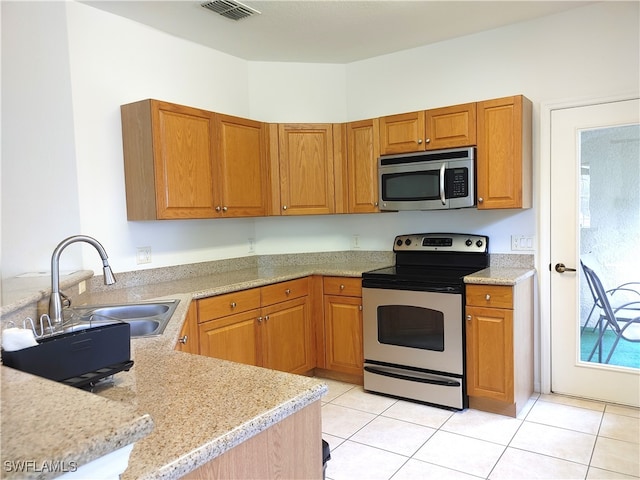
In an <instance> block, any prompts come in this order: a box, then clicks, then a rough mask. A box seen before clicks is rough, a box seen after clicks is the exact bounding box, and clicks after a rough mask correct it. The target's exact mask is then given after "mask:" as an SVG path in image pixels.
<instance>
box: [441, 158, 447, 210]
mask: <svg viewBox="0 0 640 480" xmlns="http://www.w3.org/2000/svg"><path fill="white" fill-rule="evenodd" d="M446 167H447V164H446V163H443V164H442V166H441V167H440V201H441V202H442V205H446V204H447V201H446V199H445V195H444V171H445V169H446Z"/></svg>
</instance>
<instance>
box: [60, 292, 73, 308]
mask: <svg viewBox="0 0 640 480" xmlns="http://www.w3.org/2000/svg"><path fill="white" fill-rule="evenodd" d="M60 296H61V297H62V307H63V308H69V307H70V306H71V299H70V298H69V297H68V296H67V295H65V294H64V293H62V292H60Z"/></svg>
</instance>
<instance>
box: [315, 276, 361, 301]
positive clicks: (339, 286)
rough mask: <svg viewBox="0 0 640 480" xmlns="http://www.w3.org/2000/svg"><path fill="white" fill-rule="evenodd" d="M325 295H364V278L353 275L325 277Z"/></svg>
mask: <svg viewBox="0 0 640 480" xmlns="http://www.w3.org/2000/svg"><path fill="white" fill-rule="evenodd" d="M322 282H323V288H324V294H325V295H345V296H347V297H361V296H362V279H361V278H353V277H324V278H323V280H322Z"/></svg>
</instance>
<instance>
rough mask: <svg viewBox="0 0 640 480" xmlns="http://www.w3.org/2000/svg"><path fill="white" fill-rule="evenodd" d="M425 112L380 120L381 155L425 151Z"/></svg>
mask: <svg viewBox="0 0 640 480" xmlns="http://www.w3.org/2000/svg"><path fill="white" fill-rule="evenodd" d="M424 133H425V130H424V111H419V112H410V113H400V114H398V115H388V116H386V117H381V118H380V155H389V154H393V153H408V152H419V151H422V150H424Z"/></svg>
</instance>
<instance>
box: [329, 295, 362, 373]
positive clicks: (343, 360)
mask: <svg viewBox="0 0 640 480" xmlns="http://www.w3.org/2000/svg"><path fill="white" fill-rule="evenodd" d="M324 322H325V335H326V347H325V348H326V366H327V368H328V369H329V370H335V371H339V372H344V373H350V374H354V375H362V374H363V373H362V368H363V363H364V356H363V347H362V299H361V298H358V297H346V296H337V295H325V296H324Z"/></svg>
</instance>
